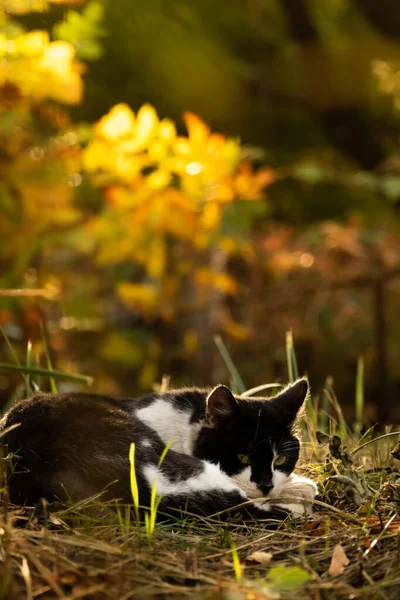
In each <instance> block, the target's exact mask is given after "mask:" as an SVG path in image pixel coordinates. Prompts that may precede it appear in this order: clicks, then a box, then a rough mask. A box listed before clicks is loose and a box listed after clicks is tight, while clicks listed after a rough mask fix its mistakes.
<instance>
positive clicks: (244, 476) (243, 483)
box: [231, 467, 263, 498]
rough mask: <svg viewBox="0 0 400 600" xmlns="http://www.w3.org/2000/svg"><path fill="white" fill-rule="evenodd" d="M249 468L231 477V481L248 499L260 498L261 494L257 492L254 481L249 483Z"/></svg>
mask: <svg viewBox="0 0 400 600" xmlns="http://www.w3.org/2000/svg"><path fill="white" fill-rule="evenodd" d="M250 477H251V467H246V468H245V469H244V470H243V471H242V472H241V473H238V474H237V475H231V479H233V481H235V482H236V483H237V484H238V486H239V487H240V489H241V490H243V491H244V492H245V494H246V495H247V497H248V498H261V497H262V495H263V493H262V492H261V491H260V490H259V488H258V486H257V484H256V483H254V481H250Z"/></svg>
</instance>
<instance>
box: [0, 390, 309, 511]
mask: <svg viewBox="0 0 400 600" xmlns="http://www.w3.org/2000/svg"><path fill="white" fill-rule="evenodd" d="M307 391H308V385H307V382H306V381H305V380H304V379H300V380H298V381H297V382H296V383H294V384H292V385H290V386H288V387H287V388H286V389H284V390H283V391H282V392H281V393H280V394H278V395H276V396H275V397H273V398H270V399H268V398H251V399H249V398H244V397H240V396H236V395H234V394H233V393H232V392H231V391H230V390H229V388H227V387H225V386H223V385H219V386H217V387H216V388H214V389H213V390H211V391H210V390H208V391H207V390H202V389H180V390H171V391H167V392H163V393H156V392H155V393H151V394H149V395H146V396H143V397H141V398H137V399H116V398H111V397H106V396H102V395H96V394H85V393H66V394H61V393H60V394H46V393H41V392H40V393H36V394H34V395H33V396H32V397H31V398H27V399H24V400H21V401H19V402H18V403H17V404H15V405H14V407H13V408H11V409H10V411H9V412H8V413H7V414H6V415H5V416H4V417H3V419H2V420H1V421H0V443H1V444H2V445H3V446H5V447H6V453H7V452H8V460H7V462H8V463H10V464H11V468H10V469H9V477H8V483H7V486H8V491H9V496H10V500H11V502H12V503H14V504H28V505H34V504H36V503H38V502H39V501H40V500H41V498H45V499H46V500H47V501H48V502H54V501H65V500H66V499H67V498H72V499H73V500H79V499H83V498H87V497H90V496H91V495H94V494H96V493H98V492H101V491H104V496H102V497H105V498H118V499H120V500H121V501H123V502H127V503H132V495H131V488H130V461H129V450H130V445H131V443H132V442H134V443H135V471H136V478H137V484H138V489H139V501H140V504H141V506H145V507H146V506H149V503H150V495H151V490H152V487H153V485H154V483H156V493H157V496H158V497H159V496H161V499H160V505H159V509H158V511H159V514H160V515H171V514H174V515H177V513H179V512H180V511H187V512H188V513H192V514H203V515H213V514H215V513H219V514H221V515H225V516H227V515H228V514H232V513H235V512H236V513H240V514H241V515H242V516H244V517H249V516H250V517H253V518H257V519H269V518H273V519H276V518H279V519H284V518H286V517H287V516H288V515H292V516H293V517H299V516H302V515H303V514H304V512H310V511H311V503H312V501H313V499H314V497H315V495H316V493H317V486H316V484H315V483H314V482H313V481H311V480H310V479H307V478H305V477H299V476H297V475H295V474H294V473H293V471H294V468H295V466H296V463H297V460H298V457H299V449H300V442H299V440H298V438H297V437H296V436H295V435H294V428H295V423H296V418H297V415H298V413H299V411H300V409H301V407H302V405H303V403H304V400H305V398H306V396H307ZM166 446H167V451H166V454H165V456H164V459H163V461H162V463H161V465H159V461H160V457H161V455H162V453H163V451H164V449H165V448H166ZM0 487H1V485H0Z"/></svg>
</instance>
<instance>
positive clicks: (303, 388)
mask: <svg viewBox="0 0 400 600" xmlns="http://www.w3.org/2000/svg"><path fill="white" fill-rule="evenodd" d="M307 392H308V383H307V381H306V380H305V379H299V381H296V382H295V383H293V384H292V385H290V386H289V387H287V388H286V389H285V390H283V392H281V393H280V394H278V396H275V398H273V399H272V403H273V404H274V406H275V407H276V409H277V413H278V417H279V419H280V420H281V421H282V422H283V423H285V425H292V424H293V423H294V421H295V420H296V417H297V415H298V413H299V411H300V409H301V407H302V406H303V404H304V400H305V399H306V397H307Z"/></svg>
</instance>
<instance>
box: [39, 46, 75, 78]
mask: <svg viewBox="0 0 400 600" xmlns="http://www.w3.org/2000/svg"><path fill="white" fill-rule="evenodd" d="M74 56H75V49H74V47H73V46H72V45H71V44H69V43H68V42H63V41H58V42H51V43H50V44H48V46H46V47H45V48H44V52H43V56H42V57H41V59H40V62H39V68H41V69H44V70H46V71H51V72H52V73H59V74H62V75H64V74H66V73H68V71H69V70H70V68H71V62H72V60H73V58H74Z"/></svg>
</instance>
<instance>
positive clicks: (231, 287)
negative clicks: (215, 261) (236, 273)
mask: <svg viewBox="0 0 400 600" xmlns="http://www.w3.org/2000/svg"><path fill="white" fill-rule="evenodd" d="M212 285H213V286H214V287H215V288H217V289H218V290H221V291H222V292H224V293H225V294H228V295H232V294H234V293H235V292H236V291H237V283H236V281H235V280H234V279H233V277H231V276H230V275H228V274H227V273H213V277H212Z"/></svg>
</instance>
